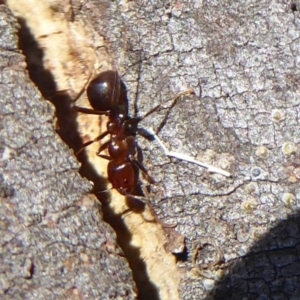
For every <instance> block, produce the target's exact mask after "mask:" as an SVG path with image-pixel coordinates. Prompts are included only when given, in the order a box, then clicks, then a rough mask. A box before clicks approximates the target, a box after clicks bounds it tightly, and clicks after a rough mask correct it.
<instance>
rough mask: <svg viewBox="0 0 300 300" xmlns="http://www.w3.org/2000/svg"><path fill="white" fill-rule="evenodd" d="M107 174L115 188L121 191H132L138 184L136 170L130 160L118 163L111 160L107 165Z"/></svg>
mask: <svg viewBox="0 0 300 300" xmlns="http://www.w3.org/2000/svg"><path fill="white" fill-rule="evenodd" d="M107 175H108V176H107V177H108V180H109V181H110V182H111V184H112V186H113V188H115V189H117V190H118V191H119V192H121V193H123V192H128V191H131V189H132V188H133V187H134V186H135V184H136V182H135V181H136V172H135V170H134V167H133V165H132V162H130V161H128V162H125V163H122V164H118V163H116V162H115V161H113V160H111V161H110V162H109V163H108V166H107Z"/></svg>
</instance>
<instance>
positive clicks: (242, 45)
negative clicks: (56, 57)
mask: <svg viewBox="0 0 300 300" xmlns="http://www.w3.org/2000/svg"><path fill="white" fill-rule="evenodd" d="M89 3H90V5H91V7H92V9H90V10H89V9H88V8H86V7H83V11H84V13H86V14H87V15H90V16H92V18H93V17H94V19H93V20H94V21H93V22H94V23H93V24H94V26H95V28H96V29H97V30H98V31H99V32H101V34H102V35H103V36H105V38H106V39H107V41H108V45H109V46H110V50H111V57H112V61H113V62H114V63H115V66H116V68H117V69H118V70H119V72H120V74H121V75H122V78H123V80H124V82H125V83H126V86H127V88H128V90H129V95H130V96H129V99H131V112H132V113H133V114H134V112H135V111H134V110H135V107H134V105H133V103H134V100H136V107H138V113H139V115H143V114H144V113H146V112H147V111H149V110H150V109H151V108H153V107H154V106H155V105H157V104H159V103H165V102H166V101H167V100H168V99H170V98H172V97H173V96H174V95H175V94H176V93H178V92H182V91H183V90H185V89H188V88H193V89H194V90H195V91H196V96H195V97H193V98H191V97H185V99H182V100H181V101H178V103H177V105H176V106H175V107H174V108H173V109H172V111H171V112H170V114H169V116H168V118H167V122H166V124H165V126H164V127H163V128H162V130H161V131H160V133H159V135H160V137H161V138H162V139H163V140H164V141H166V142H167V145H168V146H169V147H170V149H172V150H174V151H180V152H185V153H189V154H191V155H194V156H195V157H196V156H199V157H200V158H201V159H202V160H203V159H206V160H207V161H209V162H211V163H212V164H217V165H219V166H222V167H223V168H228V170H230V171H231V172H232V174H233V177H232V180H228V179H226V178H223V177H222V176H219V175H215V174H214V175H211V174H207V173H206V172H205V171H204V170H202V169H199V167H198V166H193V165H190V164H188V163H185V162H180V161H178V160H175V159H174V160H173V159H172V160H170V159H169V158H167V157H165V156H164V155H163V154H162V152H161V149H160V148H158V146H157V144H156V143H155V142H148V141H145V140H144V139H142V138H139V145H140V146H141V148H142V150H143V162H144V164H145V166H146V167H147V168H148V170H149V171H150V174H151V176H153V178H155V180H156V184H155V187H153V189H155V192H156V197H154V199H152V203H153V205H155V208H156V211H157V213H158V214H159V216H160V218H161V219H162V220H163V221H164V222H170V223H177V224H178V225H177V227H176V230H177V231H179V232H180V233H182V234H184V235H185V236H186V239H187V251H188V255H187V261H186V262H185V263H182V264H181V267H182V268H183V269H184V270H185V278H184V279H183V281H182V286H181V292H182V297H183V299H299V297H300V287H299V286H300V285H299V270H300V268H299V254H298V246H299V238H300V236H299V216H298V208H299V200H300V194H299V191H298V190H299V189H298V187H299V179H300V176H299V141H300V130H299V101H300V100H299V99H300V97H299V96H300V90H299V51H300V45H299V29H300V23H299V13H298V11H297V10H295V6H294V8H293V10H292V9H291V2H289V1H280V2H278V1H201V2H200V1H180V2H178V1H177V2H173V1H171V2H168V3H166V2H165V1H155V2H154V1H133V2H128V3H127V4H128V5H124V6H122V5H121V4H120V3H119V2H113V3H111V4H109V3H110V2H109V1H107V2H106V5H105V3H104V2H103V1H102V2H101V4H100V6H99V2H97V1H91V2H89ZM297 5H298V3H297V2H296V8H297ZM298 8H299V7H298ZM99 16H100V17H99ZM101 16H103V18H101ZM96 17H97V18H96ZM105 18H106V19H107V20H108V21H107V22H106V23H105V25H103V24H101V21H99V20H101V19H105ZM137 82H138V86H137ZM164 114H165V111H161V112H158V113H157V114H154V115H151V117H149V118H148V119H145V120H144V121H143V126H145V128H147V127H153V128H158V126H159V125H160V122H161V121H162V120H163V118H164ZM208 149H210V150H212V151H208ZM157 195H160V196H159V197H157ZM193 245H194V247H193ZM195 245H198V247H200V248H201V251H200V250H199V253H198V255H196V260H195V261H194V263H193V262H192V256H193V254H194V253H196V250H197V249H195V247H196V248H197V246H195ZM199 245H200V246H199ZM218 249H219V250H220V251H221V252H222V256H223V259H222V260H223V263H222V262H220V266H219V267H218V268H219V270H218V271H220V270H222V269H223V270H224V273H218V272H217V271H216V270H214V269H213V268H211V270H203V267H202V266H203V265H204V264H206V263H210V262H213V261H214V260H215V259H217V253H218ZM197 270H198V271H199V272H197ZM204 271H205V272H204ZM206 271H210V273H207V272H206ZM203 273H205V274H206V275H207V276H204V277H203ZM197 274H198V276H199V277H198V278H197ZM208 274H211V276H209V275H208ZM218 274H222V275H218ZM207 277H210V278H207Z"/></svg>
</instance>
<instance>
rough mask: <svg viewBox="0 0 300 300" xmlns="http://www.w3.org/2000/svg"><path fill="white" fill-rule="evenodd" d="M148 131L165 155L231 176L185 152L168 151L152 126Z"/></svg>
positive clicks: (209, 170)
mask: <svg viewBox="0 0 300 300" xmlns="http://www.w3.org/2000/svg"><path fill="white" fill-rule="evenodd" d="M148 132H149V133H150V134H151V135H152V136H153V137H154V139H155V140H156V141H157V142H158V144H159V145H160V147H161V148H162V149H163V151H164V153H165V155H166V156H169V157H175V158H178V159H180V160H185V161H187V162H190V163H193V164H196V165H199V166H201V167H203V168H206V169H207V171H208V172H211V173H218V174H221V175H224V176H226V177H231V176H232V175H231V173H229V172H227V171H225V170H223V169H220V168H217V167H214V166H212V165H209V164H206V163H203V162H201V161H198V160H195V159H194V158H193V157H192V156H189V155H187V154H184V153H179V152H174V151H169V150H168V149H167V147H166V146H165V145H164V143H163V142H162V140H161V139H160V138H159V137H158V136H157V134H156V133H155V132H154V130H153V129H152V128H149V129H148Z"/></svg>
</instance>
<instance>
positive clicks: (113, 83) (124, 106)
mask: <svg viewBox="0 0 300 300" xmlns="http://www.w3.org/2000/svg"><path fill="white" fill-rule="evenodd" d="M84 89H85V87H84V88H83V90H82V91H81V92H80V93H79V95H78V97H77V99H78V98H79V97H80V96H81V94H82V93H83V91H84ZM185 94H194V91H192V90H187V91H185V92H183V93H180V94H178V95H177V96H176V97H175V98H174V99H173V104H172V105H171V108H172V107H173V106H174V105H175V103H176V101H177V99H178V98H179V97H180V96H182V95H185ZM87 96H88V100H89V103H90V105H91V107H92V109H89V108H83V107H79V106H76V105H74V106H73V109H75V110H76V111H78V112H81V113H86V114H93V115H105V116H107V117H108V118H109V121H108V122H107V130H106V131H105V132H103V133H102V134H100V135H99V136H98V137H96V138H95V139H93V140H91V141H89V142H87V143H85V144H83V146H82V148H81V149H80V150H79V151H78V152H77V154H79V153H80V152H81V151H82V150H83V149H84V148H85V147H86V146H88V145H90V144H92V143H94V142H97V141H100V140H101V139H103V138H104V137H105V136H107V135H108V134H109V135H110V139H109V140H108V141H107V142H105V143H104V144H102V145H101V146H100V147H99V149H98V151H97V155H98V156H99V157H102V158H106V159H108V160H109V163H108V166H107V175H108V180H109V181H110V182H111V184H112V188H114V189H116V190H117V191H119V193H121V194H122V195H127V196H128V195H130V193H131V192H132V191H133V189H134V188H135V187H136V185H137V177H138V172H137V169H140V170H141V171H142V172H143V173H144V174H145V175H146V179H147V180H148V182H150V183H153V182H154V180H153V179H152V178H151V177H150V176H149V175H148V173H147V170H146V169H145V168H144V167H143V166H142V165H141V164H140V163H139V162H138V161H137V160H135V159H134V157H135V154H136V150H137V144H136V141H135V138H134V135H135V133H136V131H137V125H138V123H139V122H141V121H142V120H143V119H144V118H145V117H147V116H149V115H150V114H151V113H153V112H155V111H156V110H157V109H158V108H159V107H160V105H157V106H155V107H154V108H153V109H151V110H150V111H149V112H148V113H146V114H145V115H144V116H143V117H134V118H131V117H130V116H129V115H128V102H127V96H126V88H125V85H124V84H123V82H122V81H121V79H120V77H119V75H118V73H117V72H116V71H112V70H108V71H104V72H102V73H100V74H98V75H97V76H96V77H95V78H94V79H93V80H92V81H91V82H90V83H89V84H88V86H87ZM77 99H76V100H77ZM76 100H75V101H76ZM148 131H149V133H150V134H151V135H152V137H153V138H154V139H155V140H157V142H158V143H159V145H160V146H161V147H162V149H163V151H164V152H165V154H166V155H167V156H170V157H175V158H178V159H181V160H186V161H188V162H191V163H195V164H198V165H200V166H202V167H204V168H207V169H208V170H209V171H211V172H216V173H219V174H222V175H224V176H231V174H230V173H229V172H227V171H224V170H222V169H219V168H216V167H214V166H210V165H207V164H205V163H202V162H199V161H196V160H195V159H194V158H192V157H190V156H188V155H186V154H182V153H178V152H173V151H168V150H167V148H166V147H165V146H164V144H163V143H162V141H161V140H160V139H159V138H158V136H157V135H156V134H155V132H154V131H153V130H152V129H150V130H148ZM106 148H108V154H109V155H103V154H101V152H102V151H103V150H105V149H106ZM139 199H140V198H139Z"/></svg>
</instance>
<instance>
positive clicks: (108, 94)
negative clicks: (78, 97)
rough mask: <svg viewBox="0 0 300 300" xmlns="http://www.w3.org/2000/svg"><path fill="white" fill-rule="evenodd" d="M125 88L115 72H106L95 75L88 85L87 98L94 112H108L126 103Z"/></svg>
mask: <svg viewBox="0 0 300 300" xmlns="http://www.w3.org/2000/svg"><path fill="white" fill-rule="evenodd" d="M125 95H126V91H125V87H124V85H123V84H121V80H120V77H119V75H118V73H117V72H116V71H112V70H108V71H105V72H102V73H100V74H99V75H97V76H96V77H95V78H94V79H93V80H92V81H91V82H90V83H89V85H88V88H87V96H88V99H89V102H90V104H91V106H92V108H93V109H94V110H97V111H110V110H112V109H113V108H114V107H115V106H116V105H121V106H123V105H124V103H125V102H126V101H125V99H124V97H125Z"/></svg>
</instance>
